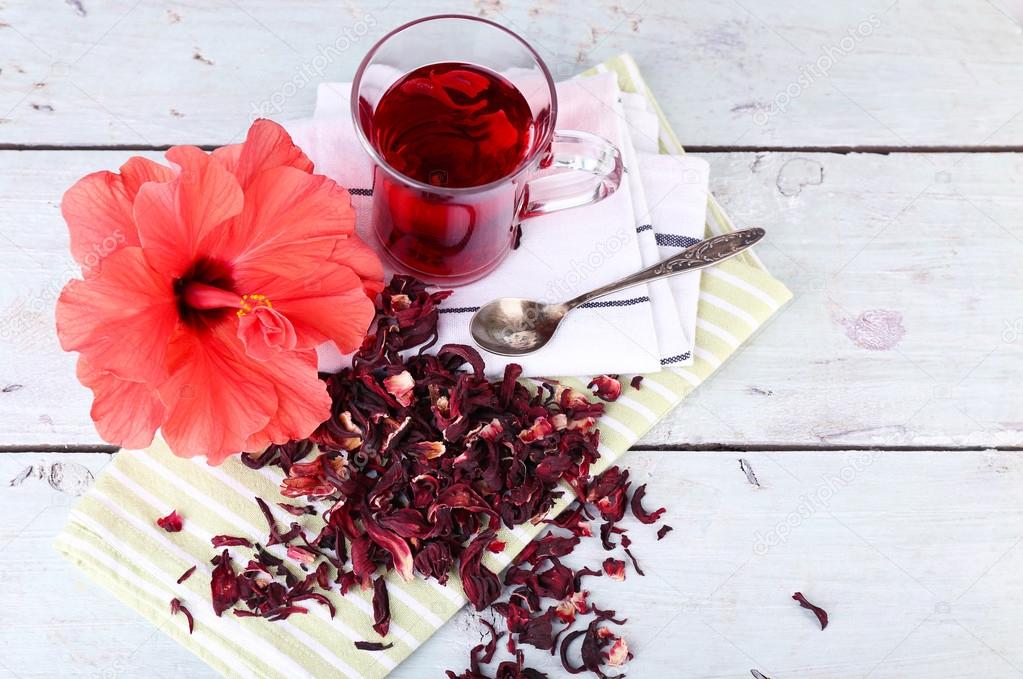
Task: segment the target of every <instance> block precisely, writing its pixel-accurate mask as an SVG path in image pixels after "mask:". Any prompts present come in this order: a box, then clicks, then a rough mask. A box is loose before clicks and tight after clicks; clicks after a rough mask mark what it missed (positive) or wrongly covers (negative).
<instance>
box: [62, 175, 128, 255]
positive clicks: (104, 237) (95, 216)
mask: <svg viewBox="0 0 1023 679" xmlns="http://www.w3.org/2000/svg"><path fill="white" fill-rule="evenodd" d="M60 211H61V214H63V215H64V221H66V222H67V226H68V231H69V232H70V235H71V256H72V257H74V258H75V261H76V262H78V263H79V264H81V265H82V271H83V272H84V273H85V274H86V275H90V274H92V273H94V272H96V271H98V270H99V269H98V267H99V263H100V262H101V261H102V260H103V259H104V258H106V257H108V256H110V255H111V254H113V253H114V252H115V251H117V250H118V249H120V248H122V247H125V246H132V245H138V244H139V236H138V230H137V229H136V228H135V221H134V219H133V218H132V210H131V196H129V194H128V190H127V189H126V188H125V186H124V182H123V181H122V179H121V177H120V175H118V174H115V173H113V172H106V171H104V172H93V173H92V174H88V175H86V176H84V177H82V178H81V179H79V180H78V181H77V182H75V184H74V186H72V187H71V188H70V189H68V190H67V191H66V192H65V193H64V198H63V200H61V203H60Z"/></svg>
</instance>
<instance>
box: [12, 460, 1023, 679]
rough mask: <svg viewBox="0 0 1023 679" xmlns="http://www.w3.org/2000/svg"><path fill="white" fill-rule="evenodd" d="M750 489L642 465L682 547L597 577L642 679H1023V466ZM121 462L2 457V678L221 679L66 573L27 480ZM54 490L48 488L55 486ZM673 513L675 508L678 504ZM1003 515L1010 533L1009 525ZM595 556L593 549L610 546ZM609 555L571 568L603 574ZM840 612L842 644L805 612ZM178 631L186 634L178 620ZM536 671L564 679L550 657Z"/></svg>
mask: <svg viewBox="0 0 1023 679" xmlns="http://www.w3.org/2000/svg"><path fill="white" fill-rule="evenodd" d="M743 457H744V458H745V459H746V460H747V461H748V463H749V466H750V467H751V468H752V469H753V471H754V473H755V475H756V478H757V480H758V482H759V484H760V485H759V487H756V486H753V485H751V484H750V482H749V481H748V479H747V475H746V474H745V473H744V472H743V471H742V470H741V469H740V465H739V462H738V459H737V456H736V455H734V454H730V453H724V452H714V453H710V452H701V453H653V452H645V453H644V452H633V453H630V454H629V457H628V458H627V464H628V466H629V467H630V468H631V469H632V473H633V475H634V478H635V479H636V482H637V483H643V482H646V483H648V484H649V489H648V494H647V497H648V506H650V507H655V506H657V504H660V503H661V502H664V503H665V504H667V505H668V514H667V515H666V519H665V520H666V521H667V523H669V524H671V525H673V526H674V529H675V530H674V531H673V532H672V533H670V534H668V536H667V537H665V539H664V540H663V541H661V542H659V543H658V542H656V541H655V539H654V535H653V534H654V529H655V527H653V526H642V525H639V524H636V523H635V522H634V521H633V522H630V523H628V524H627V525H628V527H629V528H631V529H632V530H631V535H632V536H633V538H634V540H635V546H634V553H635V554H636V556H637V558H638V559H640V562H641V565H642V566H643V568H644V570H645V571H646V573H647V575H646V577H638V576H637V575H636V574H635V573H634V572H632V571H631V568H630V569H629V572H628V574H627V577H626V580H625V581H624V582H614V581H612V580H610V579H608V578H602V579H590V580H589V581H587V584H586V586H587V587H588V588H589V589H590V591H591V599H592V600H593V601H596V602H599V603H600V604H602V605H603V606H605V607H613V608H615V609H616V610H617V611H618V612H619V613H620V614H622V615H623V616H626V617H628V618H629V623H628V625H627V626H626V627H625V634H626V637H627V640H628V642H629V645H630V647H631V648H632V649H633V650H634V651H635V652H636V659H635V660H634V661H633V662H632V663H631V665H630V666H629V667H628V668H626V669H627V670H628V672H629V674H630V675H631V676H635V677H658V676H662V677H663V676H671V677H682V678H685V679H711V678H713V679H725V678H729V679H731V678H735V677H743V676H749V670H750V669H753V668H755V669H759V670H760V671H761V672H763V673H764V674H765V675H767V676H769V677H774V678H775V679H778V678H782V679H785V678H787V677H814V679H853V678H856V679H862V678H863V677H870V678H871V679H888V678H890V679H901V678H904V677H930V676H941V677H942V678H943V679H975V678H976V677H1015V676H1021V675H1023V650H1021V649H1020V647H1019V644H1018V639H1019V633H1020V622H1019V608H1020V606H1021V605H1023V592H1021V590H1020V588H1019V587H1018V573H1019V572H1020V569H1023V548H1021V547H1020V542H1021V535H1020V529H1019V526H1020V525H1021V524H1023V491H1021V488H1023V460H1021V459H1020V458H1019V456H1018V455H1017V454H1013V453H1006V452H958V453H950V452H938V451H928V452H912V453H907V452H877V451H874V452H866V451H858V452H840V451H839V452H833V453H831V454H819V453H797V452H792V453H770V452H749V453H744V454H743ZM107 459H108V457H107V456H106V455H82V454H73V455H55V454H8V455H2V456H0V481H4V483H0V512H2V514H3V516H4V517H5V521H4V523H3V525H2V528H0V545H2V546H3V550H2V551H3V557H2V558H0V574H2V577H3V582H4V584H5V592H6V597H7V606H8V607H9V608H10V609H11V610H14V611H18V614H17V615H11V616H8V618H7V620H6V621H5V624H4V625H3V626H2V627H0V644H2V646H3V648H4V649H5V651H4V655H3V657H2V658H0V663H2V665H0V673H2V674H3V675H4V676H12V677H15V676H16V677H21V678H22V679H27V678H30V677H39V678H42V677H47V678H48V677H56V676H83V677H84V676H88V677H97V676H101V677H115V676H116V677H122V676H123V677H143V676H146V677H183V676H188V677H211V676H213V674H212V672H211V671H210V670H209V669H208V668H206V667H205V666H204V665H202V663H200V662H199V661H198V660H196V659H195V658H193V657H192V656H191V655H189V654H188V653H187V652H186V651H185V650H183V649H181V648H180V647H178V646H177V645H176V644H174V643H173V642H172V641H170V640H169V639H168V638H167V637H165V636H164V635H162V634H160V633H159V632H158V630H157V629H155V628H153V627H151V626H149V625H147V624H142V623H143V621H142V619H141V618H140V617H138V616H137V615H135V614H134V613H133V612H131V611H130V610H129V609H127V608H125V607H123V606H122V605H121V604H119V603H117V601H116V600H114V599H113V598H112V597H110V596H108V595H107V594H106V593H104V592H102V591H100V590H98V589H97V588H96V587H94V586H93V585H92V584H91V583H89V582H88V581H86V580H85V579H84V578H83V577H82V576H80V575H78V574H77V573H76V572H75V571H74V569H73V568H72V567H71V566H70V565H67V564H65V563H64V562H62V561H61V560H60V559H59V558H58V557H56V555H55V554H54V553H53V552H52V550H51V549H50V547H49V543H50V542H51V541H52V539H53V535H54V534H55V533H56V531H58V530H59V529H60V527H61V525H62V524H63V522H64V520H65V517H66V515H67V512H68V510H69V505H70V502H71V501H72V500H73V498H72V497H71V496H69V495H68V494H67V493H64V492H61V491H59V490H56V489H55V488H54V487H52V486H51V485H50V484H49V483H48V482H47V481H46V479H45V478H44V479H40V478H39V477H38V474H33V475H31V476H30V477H29V478H28V479H26V480H25V481H24V482H22V483H21V484H19V485H16V486H13V487H12V486H8V485H7V483H6V481H7V480H8V479H11V478H12V477H15V476H17V475H18V474H19V472H22V471H23V470H24V469H25V468H26V467H35V468H36V469H43V470H44V472H45V470H48V469H50V468H51V466H52V465H53V463H59V464H64V465H82V466H84V467H87V468H88V469H90V470H92V472H93V473H98V472H99V471H100V469H102V467H103V465H104V464H105V462H106V461H107ZM44 476H46V477H47V478H48V472H45V473H44ZM669 499H670V502H669V501H668V500H669ZM993 517H997V520H993ZM594 542H595V541H594ZM604 556H605V553H604V552H603V551H602V550H601V549H600V548H599V546H598V545H587V546H586V547H585V548H581V549H580V551H578V552H577V553H576V554H575V555H573V556H572V564H573V565H574V566H575V567H579V566H582V565H584V564H592V563H593V562H595V561H599V560H602V559H603V558H604ZM797 590H798V591H802V592H803V593H804V594H805V595H806V596H807V597H808V598H809V599H810V600H811V601H814V602H815V603H817V604H819V605H821V606H823V607H824V608H826V609H827V610H828V612H829V613H830V617H831V622H830V625H829V626H828V628H827V630H825V631H823V632H822V631H820V629H819V627H818V626H817V622H816V620H815V619H814V618H813V616H812V615H810V614H809V613H808V612H807V611H804V610H802V609H800V608H799V607H798V606H797V605H796V604H795V602H793V601H792V600H791V599H790V598H789V597H790V596H791V595H792V593H793V592H794V591H797ZM168 622H169V624H172V623H170V618H169V616H168ZM481 628H482V626H481V625H480V624H479V623H478V622H477V619H476V618H475V614H473V613H470V612H467V611H464V612H463V613H462V614H460V615H459V616H457V617H456V618H455V619H454V620H452V622H450V623H449V624H448V625H446V626H445V627H444V628H442V629H441V631H440V632H439V633H438V634H437V635H436V636H435V637H434V638H432V639H431V640H430V641H429V642H427V643H426V644H425V645H424V646H423V647H422V648H421V649H420V650H419V651H417V652H416V653H415V654H414V655H413V656H412V657H411V658H409V660H408V661H406V662H405V663H403V664H402V665H401V666H400V667H399V668H398V669H397V670H396V671H395V672H394V674H393V675H392V676H394V677H396V678H399V679H405V678H409V679H411V678H413V677H437V676H441V674H442V671H443V670H444V669H448V668H452V669H456V670H458V671H461V670H462V669H464V667H465V666H466V663H467V659H468V650H469V648H471V647H472V646H473V645H475V644H476V643H477V642H478V639H479V632H480V630H481ZM528 656H529V661H530V662H531V663H533V664H535V665H536V666H538V667H540V668H541V669H548V670H550V671H552V676H560V675H561V673H560V670H557V671H555V670H556V668H558V667H560V666H559V665H556V662H557V661H555V660H554V659H552V658H551V657H550V656H548V655H546V654H544V653H540V652H535V651H534V652H530V653H528Z"/></svg>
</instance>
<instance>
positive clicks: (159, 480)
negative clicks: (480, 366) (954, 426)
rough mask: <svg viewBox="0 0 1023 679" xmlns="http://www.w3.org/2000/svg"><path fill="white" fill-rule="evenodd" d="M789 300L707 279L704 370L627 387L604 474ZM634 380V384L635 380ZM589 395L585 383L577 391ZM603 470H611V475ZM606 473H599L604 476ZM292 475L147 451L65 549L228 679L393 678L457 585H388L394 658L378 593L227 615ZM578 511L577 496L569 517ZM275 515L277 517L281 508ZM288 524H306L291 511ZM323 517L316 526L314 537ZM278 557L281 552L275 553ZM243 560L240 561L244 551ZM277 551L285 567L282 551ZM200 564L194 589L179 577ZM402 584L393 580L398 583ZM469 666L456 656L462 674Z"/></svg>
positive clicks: (625, 76) (521, 540)
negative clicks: (237, 571)
mask: <svg viewBox="0 0 1023 679" xmlns="http://www.w3.org/2000/svg"><path fill="white" fill-rule="evenodd" d="M606 71H613V72H614V73H616V74H617V75H618V77H619V79H620V81H621V87H622V89H623V90H625V91H628V92H637V93H639V94H641V95H643V96H646V97H647V98H649V99H650V102H651V105H652V107H653V109H654V110H655V111H656V112H657V114H658V116H659V118H660V121H661V129H662V132H661V135H660V139H659V146H660V150H661V152H662V153H669V154H678V153H681V152H682V148H681V146H680V145H679V143H678V140H677V139H676V138H675V136H674V134H672V132H671V130H670V128H669V127H668V125H667V121H666V120H665V118H664V114H663V112H662V111H661V110H660V108H659V107H658V106H657V104H656V102H654V100H653V97H652V96H651V94H650V92H649V90H648V89H647V86H646V84H645V83H644V82H643V79H642V78H641V77H640V74H639V71H638V69H637V67H636V65H635V63H634V62H633V61H632V59H631V58H630V57H628V56H621V57H618V58H616V59H613V60H611V61H608V62H605V63H603V64H601V65H599V66H598V67H597V68H596V69H594V70H593V71H592V72H606ZM732 229H733V225H732V224H731V222H730V221H729V219H728V217H727V216H726V215H725V213H724V212H723V211H722V210H721V208H720V206H719V205H718V204H717V203H716V202H715V201H714V199H713V198H710V203H709V209H708V224H707V235H713V234H718V233H722V232H726V231H731V230H732ZM790 296H791V295H790V293H789V291H788V290H787V289H786V288H785V287H784V286H783V285H782V284H781V283H779V282H778V281H777V280H775V279H774V278H772V277H771V276H770V275H769V274H768V273H767V271H766V270H765V269H764V267H763V265H762V264H761V263H760V262H759V260H758V259H757V258H756V256H755V255H753V254H752V253H749V252H747V253H744V254H743V255H741V256H739V257H735V258H733V259H731V260H729V261H726V262H723V263H722V264H720V265H718V266H717V267H715V268H712V269H708V270H706V273H705V275H704V276H703V278H702V283H701V292H700V303H699V321H698V324H697V337H696V350H695V361H694V363H693V364H692V365H691V366H687V367H682V368H674V369H669V370H664V371H662V372H659V373H655V374H650V375H646V376H644V380H643V382H642V385H641V388H640V389H639V390H636V389H632V388H629V387H626V388H625V389H624V390H623V392H622V396H621V398H620V399H618V401H616V402H615V403H612V404H609V405H608V408H607V411H606V415H605V416H604V417H603V418H602V419H601V421H600V428H601V441H602V444H601V453H602V458H601V465H602V467H604V466H607V465H609V464H611V463H613V462H614V461H615V460H617V459H618V458H619V457H621V455H622V454H623V453H624V452H625V451H626V450H628V449H629V447H630V446H632V444H634V443H635V442H636V440H637V439H639V438H640V436H642V435H643V434H644V433H645V432H646V431H647V430H648V429H649V428H650V427H651V426H652V425H653V424H654V423H655V422H657V421H658V420H659V419H660V418H662V417H664V415H666V414H667V413H668V412H669V411H670V410H671V409H672V408H674V407H675V406H676V405H678V403H679V402H680V401H681V400H682V399H683V398H685V397H686V396H687V395H688V394H689V393H690V392H691V391H692V390H693V389H695V388H696V386H697V385H699V384H700V383H701V382H703V380H705V379H707V377H709V376H710V374H711V373H713V372H714V371H715V370H716V369H717V368H718V367H719V366H720V365H721V364H722V363H723V362H724V361H725V360H726V359H727V358H728V357H729V356H730V355H731V354H732V353H733V352H734V351H735V350H736V349H738V348H739V346H740V345H741V344H742V343H743V342H745V341H746V340H747V339H748V338H749V337H750V336H752V335H753V334H754V333H755V332H756V331H757V329H758V328H759V327H760V326H761V325H762V324H763V323H765V322H766V321H767V319H768V318H770V317H771V315H772V314H773V313H774V312H775V311H777V310H778V309H779V308H780V307H781V306H782V305H783V304H784V303H785V302H786V301H787V300H788V299H789V298H790ZM623 381H624V380H623ZM565 382H566V383H567V384H568V385H570V386H572V387H573V388H578V389H585V384H584V383H582V382H580V381H579V380H573V379H567V380H565ZM602 467H601V468H602ZM601 468H597V469H595V470H594V471H600V470H601ZM280 477H281V472H280V470H276V469H274V470H261V471H253V470H250V469H248V468H247V467H245V466H244V465H242V464H241V463H240V462H238V461H237V460H229V461H227V462H225V463H224V464H223V465H222V466H220V467H208V466H206V465H205V463H203V462H201V461H195V460H185V459H180V458H176V457H174V456H173V455H172V454H171V453H170V452H169V451H168V449H167V447H166V446H165V445H163V444H162V443H157V444H155V445H153V446H152V447H151V448H149V449H148V450H145V451H137V452H127V453H121V454H118V455H116V456H115V458H114V460H113V461H112V462H111V463H110V464H109V465H107V467H106V469H105V470H104V471H103V473H102V474H101V475H100V477H99V478H98V479H97V481H96V483H95V485H94V487H93V488H92V489H91V490H90V491H89V493H88V494H86V496H85V497H83V498H82V499H81V501H80V502H79V503H78V504H77V505H76V506H75V508H74V510H73V511H72V512H71V516H70V520H69V523H68V525H67V527H66V528H65V529H64V531H63V532H62V533H61V534H60V535H59V536H58V537H57V540H56V544H55V546H56V548H57V549H58V550H59V551H60V552H61V553H62V554H63V555H64V556H65V557H66V558H67V559H68V560H70V561H71V562H72V563H74V564H75V565H76V566H77V567H78V568H80V569H81V570H82V571H84V572H85V573H86V574H88V575H89V576H90V577H92V578H93V579H94V580H95V581H96V582H97V583H99V584H100V585H102V586H103V587H106V588H107V589H109V590H110V591H111V592H113V594H114V595H116V596H117V597H118V598H120V599H121V600H122V601H124V602H125V603H126V604H127V605H128V606H130V607H131V608H133V609H135V610H136V611H138V612H139V613H141V614H142V615H144V616H145V617H146V618H148V619H149V620H150V621H151V622H152V623H153V624H154V625H157V626H158V627H159V628H161V629H162V630H163V631H164V632H165V633H167V634H169V635H171V636H172V637H174V639H176V640H177V641H178V642H179V643H181V644H182V645H183V646H184V647H185V648H187V649H189V650H190V651H192V652H193V653H195V654H196V655H198V656H199V657H200V658H202V659H203V660H204V661H205V662H207V663H208V664H209V665H210V666H211V667H213V668H214V669H215V670H217V671H218V672H220V673H221V674H223V675H224V676H227V677H279V678H282V679H283V678H285V677H287V678H288V679H298V678H300V677H335V676H344V677H383V676H385V675H387V674H388V672H390V671H391V670H392V669H394V668H395V667H396V666H397V665H398V663H400V662H401V661H402V660H403V659H404V658H406V657H407V656H408V655H409V654H411V653H412V651H413V650H414V649H415V648H416V647H418V646H419V645H420V644H422V643H423V642H424V641H426V640H427V639H429V638H430V635H432V634H433V633H434V632H435V631H436V630H437V629H438V628H439V627H440V626H441V625H443V624H444V622H445V621H446V620H448V619H449V618H450V617H451V616H452V615H454V614H455V612H456V611H458V609H459V608H461V607H462V606H463V605H464V604H465V598H464V595H463V592H462V589H461V586H460V585H459V583H458V582H457V578H454V577H453V578H452V580H451V581H449V586H447V587H445V586H440V585H438V584H436V583H435V582H432V581H424V580H420V579H416V580H415V581H414V582H411V583H404V582H402V581H401V580H400V579H398V578H397V577H389V578H388V590H389V593H390V601H391V611H392V622H391V631H390V633H389V635H388V638H387V641H388V642H393V644H394V646H393V648H391V649H390V650H388V651H385V652H366V651H359V650H357V649H356V648H355V646H354V645H353V643H352V642H353V641H356V640H370V641H374V640H377V639H378V637H377V635H376V633H375V632H374V631H373V629H372V627H371V624H372V617H373V616H372V605H371V597H372V593H371V592H369V591H366V592H364V591H356V590H353V591H351V592H349V594H348V596H346V597H339V596H336V595H332V599H333V601H334V603H335V605H336V606H337V609H338V614H337V617H336V618H334V619H333V620H331V619H330V617H329V615H328V614H327V612H326V611H325V610H324V609H323V608H322V607H319V606H315V605H313V606H311V608H310V613H309V614H308V615H297V616H292V617H291V618H289V619H288V620H286V621H284V622H277V623H268V622H266V621H264V620H262V619H254V618H245V619H240V618H237V617H235V616H233V615H229V614H228V615H224V616H223V617H221V618H217V617H215V616H214V614H213V611H212V608H211V605H210V590H209V581H210V573H211V570H212V568H211V566H210V565H209V559H210V558H211V556H212V555H213V554H214V551H215V550H213V549H212V547H211V546H210V538H211V537H212V536H214V535H217V534H229V535H240V536H246V537H249V538H251V539H252V540H253V541H256V540H262V539H264V538H265V535H266V532H267V531H266V524H265V521H264V519H263V517H262V515H261V514H260V513H259V511H258V508H257V506H256V504H255V503H254V502H253V496H257V495H258V496H262V497H265V498H275V497H278V488H279V483H280V480H281V478H280ZM570 500H571V498H570V496H569V495H568V494H566V496H565V498H564V502H563V503H562V504H560V505H558V507H557V510H558V511H560V510H561V509H563V508H564V506H565V505H567V504H568V502H569V501H570ZM271 506H272V507H274V509H276V506H275V505H271ZM172 509H177V510H178V511H179V512H180V513H181V514H182V515H183V517H184V520H185V521H184V525H185V528H184V530H183V531H182V532H180V533H166V532H164V531H163V530H161V529H159V528H158V527H157V526H156V525H155V523H154V521H155V519H156V518H157V517H161V516H164V515H166V514H168V513H169V512H170V511H171V510H172ZM277 519H278V522H279V523H282V524H283V525H287V524H288V523H289V522H290V521H291V520H293V517H291V516H289V515H286V514H284V512H282V511H280V512H278V516H277ZM316 521H317V519H315V518H314V519H313V521H311V522H309V523H310V530H312V525H314V524H315V522H316ZM540 530H542V526H540V527H537V526H530V525H527V526H521V527H519V528H517V529H516V530H514V531H507V530H505V531H504V534H503V535H501V536H500V539H502V540H504V541H505V542H507V547H506V549H505V551H504V552H503V553H502V554H490V553H488V554H487V560H488V561H487V565H488V566H489V567H491V568H493V569H495V570H496V569H500V568H502V567H503V566H505V565H506V564H507V563H508V561H509V560H510V559H511V558H512V557H514V555H515V554H517V553H518V552H519V551H520V550H521V549H522V548H523V547H524V546H525V545H526V544H527V543H528V542H529V540H531V539H532V538H533V537H535V536H536V534H537V533H538V532H539V531H540ZM275 550H276V551H275ZM237 552H238V555H239V556H241V555H242V551H241V550H237ZM271 552H273V553H276V554H277V555H278V556H280V555H281V550H280V546H279V545H278V546H277V547H275V548H272V549H271ZM195 564H198V568H197V570H196V572H195V574H194V575H192V577H190V578H189V579H187V580H186V581H185V582H183V583H182V584H177V583H176V580H177V579H178V577H179V576H180V575H181V574H182V573H183V572H184V571H185V570H186V569H188V568H190V567H191V566H193V565H195ZM392 576H393V574H392ZM172 598H177V599H180V600H181V602H182V603H183V604H184V605H185V606H186V607H188V608H189V609H190V611H191V612H192V613H193V614H194V615H195V619H196V626H195V633H194V634H192V635H189V633H188V629H187V626H186V622H185V619H184V618H183V617H182V616H178V617H176V618H171V617H170V613H169V608H168V604H169V602H170V600H171V599H172ZM464 661H465V658H462V657H459V658H452V666H459V667H461V664H460V663H463V662H464Z"/></svg>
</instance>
